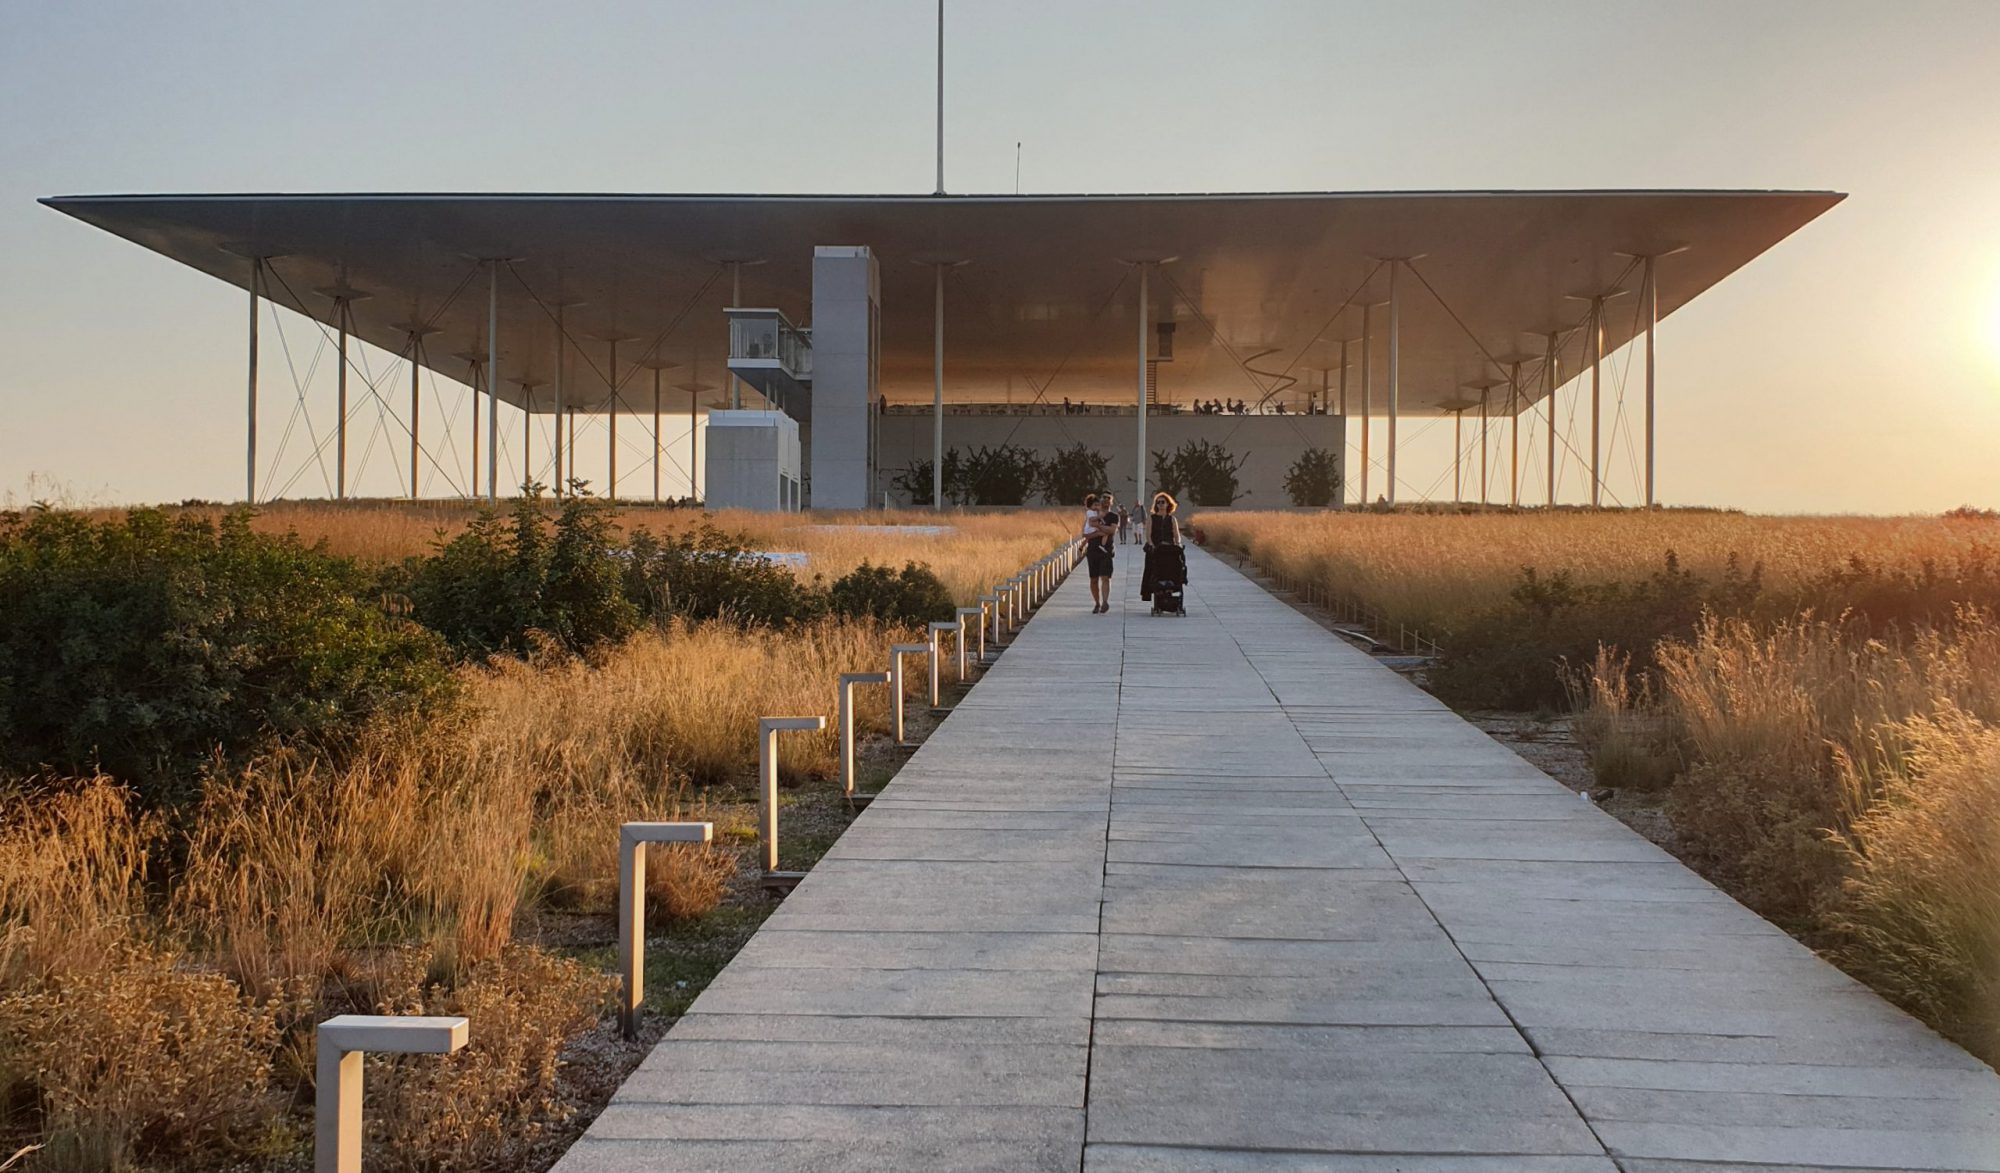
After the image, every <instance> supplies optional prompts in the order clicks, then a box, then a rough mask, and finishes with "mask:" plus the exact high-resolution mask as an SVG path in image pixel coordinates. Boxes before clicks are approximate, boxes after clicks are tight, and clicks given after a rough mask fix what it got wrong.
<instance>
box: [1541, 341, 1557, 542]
mask: <svg viewBox="0 0 2000 1173" xmlns="http://www.w3.org/2000/svg"><path fill="white" fill-rule="evenodd" d="M1542 385H1543V386H1545V387H1547V388H1548V392H1549V393H1548V397H1547V400H1546V402H1547V403H1548V406H1549V451H1548V462H1549V502H1548V503H1549V507H1550V508H1554V507H1555V503H1556V386H1557V380H1556V332H1555V331H1554V330H1551V331H1549V337H1548V349H1547V350H1545V351H1543V352H1542Z"/></svg>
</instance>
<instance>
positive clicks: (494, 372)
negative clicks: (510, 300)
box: [473, 260, 500, 501]
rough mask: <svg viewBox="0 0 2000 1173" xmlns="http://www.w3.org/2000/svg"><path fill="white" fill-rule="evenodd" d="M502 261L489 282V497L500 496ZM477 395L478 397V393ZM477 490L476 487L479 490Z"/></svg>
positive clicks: (487, 327)
mask: <svg viewBox="0 0 2000 1173" xmlns="http://www.w3.org/2000/svg"><path fill="white" fill-rule="evenodd" d="M499 385H500V262H499V261H497V260H496V261H494V262H493V268H492V270H491V271H490V272H489V273H488V274H487V283H486V394H487V397H488V398H490V399H491V400H492V402H491V403H489V404H487V405H486V407H487V411H486V499H487V500H489V501H498V500H499V499H500V393H499V392H498V391H497V390H496V388H498V387H499ZM473 397H474V398H475V399H477V398H478V393H477V392H474V394H473ZM475 491H476V490H475Z"/></svg>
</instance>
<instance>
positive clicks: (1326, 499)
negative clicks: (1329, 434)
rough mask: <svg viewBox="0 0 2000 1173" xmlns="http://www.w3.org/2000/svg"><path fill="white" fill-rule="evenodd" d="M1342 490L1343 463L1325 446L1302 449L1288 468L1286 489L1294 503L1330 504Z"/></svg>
mask: <svg viewBox="0 0 2000 1173" xmlns="http://www.w3.org/2000/svg"><path fill="white" fill-rule="evenodd" d="M1339 492H1340V464H1339V461H1338V460H1337V459H1336V458H1335V456H1334V454H1333V453H1332V452H1329V451H1328V450H1326V449H1325V448H1308V449H1306V450H1305V451H1304V452H1301V453H1299V458H1298V459H1297V460H1295V461H1293V462H1292V467H1291V468H1289V469H1287V470H1286V471H1285V493H1286V495H1287V496H1289V497H1291V499H1292V504H1294V505H1310V506H1327V505H1331V504H1333V499H1334V497H1335V496H1336V495H1338V494H1339Z"/></svg>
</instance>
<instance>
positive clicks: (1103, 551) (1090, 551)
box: [1083, 542, 1111, 578]
mask: <svg viewBox="0 0 2000 1173" xmlns="http://www.w3.org/2000/svg"><path fill="white" fill-rule="evenodd" d="M1083 560H1084V561H1085V562H1087V563H1089V564H1090V577H1092V578H1110V577H1111V547H1110V546H1107V545H1099V544H1098V543H1096V542H1092V543H1091V544H1090V545H1088V546H1085V547H1084V550H1083Z"/></svg>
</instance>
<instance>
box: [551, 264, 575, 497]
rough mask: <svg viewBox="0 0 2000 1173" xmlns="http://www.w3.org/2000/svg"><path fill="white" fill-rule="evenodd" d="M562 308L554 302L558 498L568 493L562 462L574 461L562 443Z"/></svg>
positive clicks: (565, 357) (565, 361)
mask: <svg viewBox="0 0 2000 1173" xmlns="http://www.w3.org/2000/svg"><path fill="white" fill-rule="evenodd" d="M564 308H565V307H564V306H563V303H562V302H560V301H558V302H556V411H555V419H554V422H555V425H556V429H555V431H556V440H555V458H556V468H555V475H554V480H555V491H556V496H558V497H560V496H562V495H563V494H564V493H567V492H568V491H569V483H568V478H567V477H565V476H564V475H563V461H564V460H565V459H566V458H567V459H569V460H575V459H576V456H575V454H574V453H571V452H570V451H569V450H568V447H567V446H566V445H565V444H564V443H563V420H564V419H565V418H566V412H567V411H568V407H567V404H566V403H565V402H564V397H563V396H564V389H563V382H564V380H563V374H564V370H563V368H565V367H567V366H569V333H568V332H567V331H566V330H564V329H563V309H564Z"/></svg>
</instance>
